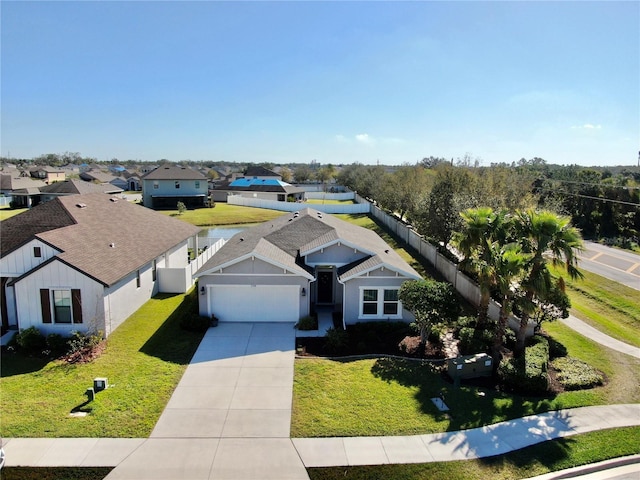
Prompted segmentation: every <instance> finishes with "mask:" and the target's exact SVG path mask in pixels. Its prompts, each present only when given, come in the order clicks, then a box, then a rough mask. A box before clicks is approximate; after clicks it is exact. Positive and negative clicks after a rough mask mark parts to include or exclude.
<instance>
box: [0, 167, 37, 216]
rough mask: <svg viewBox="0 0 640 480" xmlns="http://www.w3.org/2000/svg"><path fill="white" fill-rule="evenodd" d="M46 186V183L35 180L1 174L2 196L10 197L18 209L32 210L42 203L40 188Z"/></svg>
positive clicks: (0, 190)
mask: <svg viewBox="0 0 640 480" xmlns="http://www.w3.org/2000/svg"><path fill="white" fill-rule="evenodd" d="M44 186H46V183H44V182H43V181H42V180H37V179H35V178H31V177H16V176H14V175H11V174H0V194H2V195H4V196H6V197H10V198H11V202H12V205H13V206H14V207H16V208H31V207H32V206H33V205H37V204H38V203H40V188H41V187H44Z"/></svg>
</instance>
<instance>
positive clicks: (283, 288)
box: [195, 208, 421, 325]
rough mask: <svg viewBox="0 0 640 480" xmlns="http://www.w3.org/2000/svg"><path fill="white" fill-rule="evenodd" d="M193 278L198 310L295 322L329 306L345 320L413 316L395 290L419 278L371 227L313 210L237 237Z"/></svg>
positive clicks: (224, 317)
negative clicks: (196, 284)
mask: <svg viewBox="0 0 640 480" xmlns="http://www.w3.org/2000/svg"><path fill="white" fill-rule="evenodd" d="M195 276H196V277H197V278H198V286H199V289H200V295H199V297H198V298H199V302H200V303H199V308H200V314H201V315H205V316H210V315H216V316H217V317H218V318H219V319H220V321H227V322H244V321H248V322H260V321H262V322H295V321H298V320H299V319H300V318H301V317H304V316H306V315H309V314H310V313H311V312H312V309H313V308H317V307H325V308H332V309H333V310H334V311H336V312H340V313H341V314H342V318H343V323H344V324H345V325H347V324H353V323H357V322H366V321H371V320H402V321H411V320H412V319H413V316H412V315H411V313H410V312H408V311H407V310H405V309H403V308H402V305H401V303H400V301H399V300H398V291H399V289H400V286H401V285H402V283H403V282H404V281H406V280H417V279H420V278H421V277H420V275H419V274H418V273H417V272H416V271H415V270H414V269H413V268H411V266H410V265H409V264H407V262H405V261H404V260H403V259H402V258H401V257H400V256H399V255H398V254H397V253H396V252H395V251H394V250H393V249H392V248H391V247H390V246H389V245H387V243H386V242H385V241H384V240H382V239H381V238H380V237H379V236H378V235H377V234H376V233H375V232H373V231H372V230H368V229H366V228H362V227H358V226H356V225H352V224H350V223H347V222H345V221H342V220H339V219H337V218H336V217H333V216H331V215H327V214H322V213H320V212H318V211H316V210H312V209H309V208H308V209H304V210H301V211H300V212H296V213H293V214H285V215H283V216H281V217H279V218H277V219H276V220H273V221H268V222H265V223H263V224H261V225H259V226H257V227H253V228H250V229H247V230H245V231H243V232H241V233H238V234H236V235H235V236H234V237H232V238H231V239H230V240H229V241H228V242H227V243H226V244H225V245H224V246H223V247H222V248H221V249H220V250H219V251H218V252H217V253H216V254H215V255H213V257H212V258H211V259H210V260H209V261H208V262H207V263H205V264H204V265H203V266H202V267H201V268H200V269H199V270H198V272H197V273H196V274H195Z"/></svg>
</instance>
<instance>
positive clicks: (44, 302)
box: [40, 288, 51, 323]
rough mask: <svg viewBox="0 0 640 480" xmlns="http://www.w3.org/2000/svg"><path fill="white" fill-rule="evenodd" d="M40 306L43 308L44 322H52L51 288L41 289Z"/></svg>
mask: <svg viewBox="0 0 640 480" xmlns="http://www.w3.org/2000/svg"><path fill="white" fill-rule="evenodd" d="M40 306H41V308H42V323H51V299H50V297H49V290H48V289H46V288H41V289H40Z"/></svg>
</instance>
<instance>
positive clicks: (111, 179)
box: [80, 170, 128, 190]
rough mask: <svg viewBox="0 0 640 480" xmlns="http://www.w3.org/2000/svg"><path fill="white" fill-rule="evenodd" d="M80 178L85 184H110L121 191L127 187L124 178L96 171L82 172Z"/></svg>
mask: <svg viewBox="0 0 640 480" xmlns="http://www.w3.org/2000/svg"><path fill="white" fill-rule="evenodd" d="M80 178H81V179H82V180H85V181H87V182H94V183H105V184H111V185H113V186H114V187H117V188H120V189H122V190H126V189H127V186H128V182H127V180H126V178H123V177H120V176H115V175H112V174H111V173H107V172H102V171H97V170H91V171H89V172H82V173H81V174H80Z"/></svg>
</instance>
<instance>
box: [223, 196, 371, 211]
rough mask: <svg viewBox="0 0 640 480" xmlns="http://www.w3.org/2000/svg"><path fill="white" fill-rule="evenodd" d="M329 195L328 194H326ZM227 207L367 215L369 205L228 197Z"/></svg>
mask: <svg viewBox="0 0 640 480" xmlns="http://www.w3.org/2000/svg"><path fill="white" fill-rule="evenodd" d="M327 195H329V194H327ZM227 203H228V204H229V205H241V206H244V207H256V208H269V209H271V210H280V211H282V212H296V211H298V210H302V209H303V208H307V207H309V208H313V209H314V210H318V211H319V212H323V213H333V214H338V213H369V209H370V204H369V203H368V202H367V203H353V204H351V205H348V204H347V205H341V204H321V203H313V204H307V203H297V202H278V201H276V200H262V199H260V198H245V197H242V196H240V195H230V196H229V197H227Z"/></svg>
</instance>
